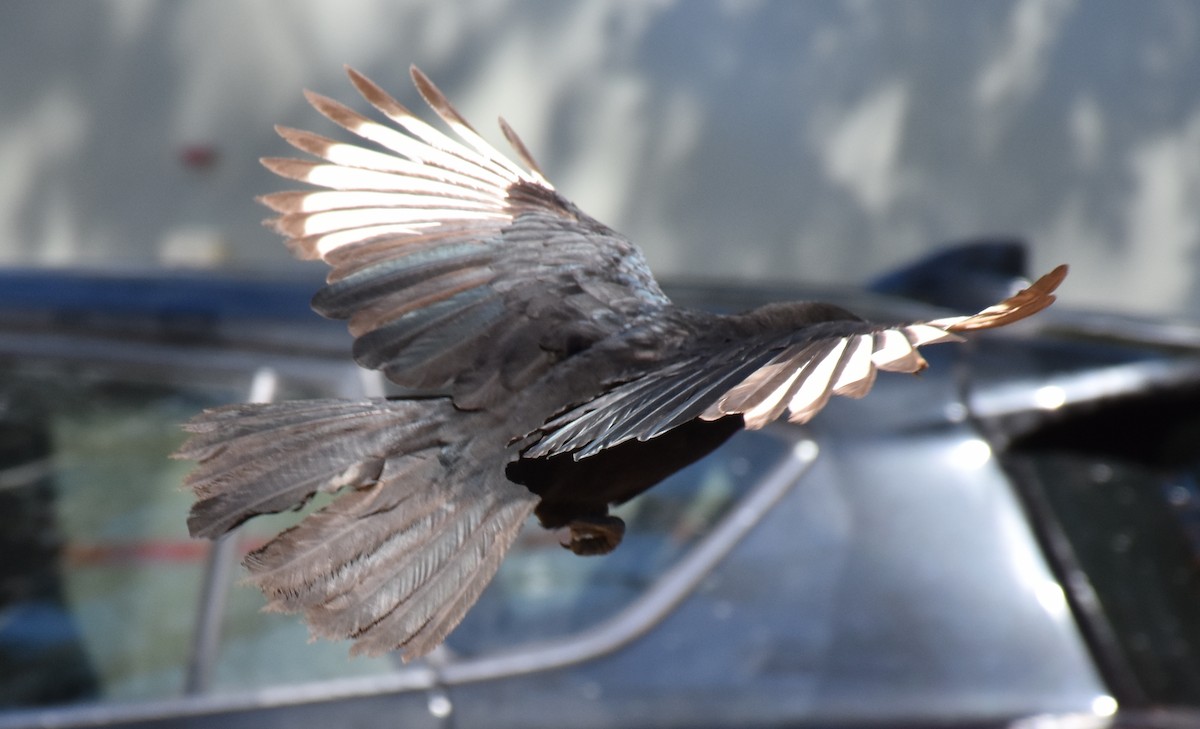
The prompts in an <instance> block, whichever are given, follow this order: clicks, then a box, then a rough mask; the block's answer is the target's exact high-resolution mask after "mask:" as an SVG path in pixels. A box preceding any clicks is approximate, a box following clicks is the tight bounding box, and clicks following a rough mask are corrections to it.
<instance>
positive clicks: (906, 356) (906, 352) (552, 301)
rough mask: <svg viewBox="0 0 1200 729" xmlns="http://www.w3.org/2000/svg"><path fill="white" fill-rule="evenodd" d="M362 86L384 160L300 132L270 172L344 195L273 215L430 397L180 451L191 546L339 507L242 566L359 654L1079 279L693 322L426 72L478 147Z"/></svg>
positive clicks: (359, 342) (257, 424) (265, 410)
mask: <svg viewBox="0 0 1200 729" xmlns="http://www.w3.org/2000/svg"><path fill="white" fill-rule="evenodd" d="M349 75H350V79H351V81H352V82H353V83H354V85H355V86H356V87H357V88H358V90H359V91H360V92H361V93H362V95H363V96H364V97H365V98H366V99H367V100H368V101H369V102H370V103H371V104H372V105H373V106H374V107H375V108H376V109H377V110H378V111H379V112H382V114H383V115H384V116H385V117H386V118H387V119H388V122H386V123H381V122H376V121H372V120H370V119H368V118H366V117H364V116H362V115H360V114H358V113H357V112H355V111H352V110H351V109H349V108H347V107H345V106H343V105H342V104H340V103H338V102H336V101H333V100H331V99H328V98H326V97H323V96H319V95H317V94H312V93H309V94H308V99H309V101H310V102H311V103H312V105H313V106H314V107H315V108H316V109H317V110H318V111H320V112H321V113H322V114H324V115H325V116H326V117H328V118H329V119H330V120H332V121H334V122H335V123H337V124H338V125H340V126H342V127H344V128H345V129H347V130H349V131H350V132H352V133H354V134H356V135H357V136H359V137H361V138H363V139H364V140H367V141H369V142H371V143H373V145H372V146H371V147H370V148H368V147H365V146H358V145H356V144H350V143H345V142H338V141H334V140H332V139H327V138H325V137H321V136H318V135H315V134H312V133H310V132H303V131H298V130H293V129H287V128H280V129H279V132H280V134H281V135H282V136H283V138H284V139H286V140H287V141H288V142H290V143H291V144H292V145H293V146H295V147H296V148H298V149H300V150H302V151H304V152H307V153H309V154H311V155H313V156H314V157H315V158H316V160H314V161H302V160H294V159H266V160H264V161H263V163H264V164H265V165H266V166H267V167H268V168H270V169H271V170H273V171H275V172H276V173H277V174H279V175H281V176H283V177H286V178H289V179H293V180H298V181H301V182H306V183H310V184H312V185H315V186H317V187H318V188H324V189H314V190H304V191H291V192H282V193H276V194H272V195H267V196H265V197H263V198H262V202H263V203H264V204H265V205H267V206H268V207H270V208H272V209H273V210H274V211H276V212H277V213H278V217H276V218H273V219H272V220H271V221H269V222H270V223H271V225H272V226H273V227H274V228H275V229H276V230H277V231H278V232H280V233H281V234H282V235H284V236H285V237H286V238H287V244H288V246H289V248H291V250H292V251H293V252H295V253H296V254H297V255H298V256H300V257H301V258H307V259H318V258H319V259H321V260H324V261H325V262H326V263H328V264H329V265H330V266H331V268H332V270H331V272H330V274H329V277H328V283H327V285H326V286H325V287H324V288H322V289H321V290H320V291H319V292H318V293H317V295H316V297H315V298H314V299H313V307H314V309H316V311H318V312H319V313H321V314H323V315H325V316H328V317H334V318H339V319H346V320H348V323H349V327H350V331H351V333H352V334H353V335H354V337H355V343H354V352H353V354H354V358H355V360H356V361H357V362H358V363H359V364H360V365H362V366H363V367H367V368H371V369H378V370H381V371H382V372H383V373H384V374H385V375H386V376H387V377H388V378H389V379H390V380H392V381H393V382H395V383H396V384H398V385H401V386H404V387H407V388H415V389H416V390H419V391H420V392H421V396H420V397H413V398H408V399H368V400H359V401H340V400H319V401H301V402H283V403H274V404H266V405H233V406H229V407H224V408H218V409H215V410H211V411H207V412H205V413H203V414H201V415H199V416H198V417H196V418H195V419H194V420H192V421H191V422H189V423H188V424H187V425H186V426H185V427H186V429H187V430H188V431H189V432H190V433H191V437H190V438H189V439H188V441H187V442H186V443H185V444H184V446H183V447H182V448H181V449H180V451H179V452H178V454H177V455H178V456H179V457H181V458H189V459H194V460H196V461H198V465H197V466H196V468H195V469H194V471H193V472H192V473H191V475H190V476H189V477H188V485H189V486H190V487H191V488H192V489H193V490H194V492H195V494H196V496H197V502H196V504H195V506H194V507H193V509H192V513H191V516H190V518H189V520H188V526H189V528H190V530H191V532H192V534H193V535H196V536H205V537H216V536H219V535H221V534H223V533H225V532H227V531H229V530H230V529H232V528H234V527H235V526H237V525H238V524H240V523H241V522H243V521H245V520H246V519H249V518H251V517H253V516H255V515H257V514H263V513H271V512H278V511H282V510H286V509H292V508H296V507H298V506H300V505H303V504H304V503H305V502H307V501H308V500H309V499H310V498H311V497H312V496H313V495H314V494H315V493H317V492H318V491H326V492H336V493H337V494H338V496H337V497H336V498H335V499H334V500H333V501H332V502H331V503H330V504H329V505H327V506H325V507H324V508H322V509H320V510H319V511H317V512H315V513H313V514H310V515H309V516H307V517H306V518H305V519H304V520H303V521H301V522H300V523H299V524H298V525H297V526H295V527H293V528H292V529H289V530H287V531H285V532H283V533H282V534H280V535H278V536H277V537H276V538H275V539H273V540H272V541H271V542H269V543H268V544H267V545H266V546H264V547H262V548H261V549H259V550H257V551H256V552H254V553H252V554H250V555H249V556H248V557H247V559H246V565H247V567H248V568H249V571H250V575H251V577H250V579H251V581H253V582H254V583H255V584H257V585H258V586H259V587H260V588H262V590H263V592H264V593H265V594H266V595H267V598H268V600H269V602H268V608H269V609H274V610H284V611H299V612H303V613H304V615H305V618H306V619H307V621H308V622H309V624H310V626H311V628H312V631H313V633H314V634H316V635H318V636H322V637H329V638H345V637H350V638H353V639H354V640H355V644H354V647H353V650H354V651H356V652H366V653H377V652H381V651H386V650H391V649H401V650H403V652H404V657H405V658H413V657H416V656H420V655H423V654H425V653H427V652H428V651H430V650H432V649H433V648H434V647H435V646H437V645H438V644H439V643H440V642H441V640H442V639H443V638H444V637H445V636H446V634H447V633H448V632H449V631H450V630H451V629H453V627H454V626H455V625H457V624H458V622H459V621H460V620H461V619H462V617H463V615H464V614H465V612H466V611H467V609H469V608H470V606H471V605H472V604H473V603H474V602H475V600H476V599H477V598H478V597H479V594H480V593H481V592H482V590H483V588H484V587H485V586H486V585H487V583H488V582H489V580H490V579H491V578H492V576H493V574H494V573H495V571H496V569H497V568H498V566H499V564H500V561H501V559H502V558H503V556H504V554H505V551H506V550H507V549H508V547H509V546H510V545H511V543H512V541H513V539H514V538H515V536H516V534H517V531H518V530H519V529H520V527H521V525H522V524H523V523H524V522H525V521H526V519H527V518H528V517H529V516H530V515H531V514H536V516H537V517H538V518H539V520H540V521H541V523H542V524H543V525H544V526H546V527H549V528H557V527H568V528H569V529H570V541H569V542H568V543H567V544H566V545H564V546H567V547H569V548H570V549H572V550H573V551H575V552H576V553H579V554H603V553H606V552H609V551H611V550H612V549H614V548H615V547H616V546H617V545H618V543H619V542H620V539H621V535H622V533H623V529H624V525H623V524H622V523H621V522H620V520H619V519H617V518H615V517H612V516H611V515H609V514H608V508H609V506H610V505H611V504H615V503H621V502H623V501H626V500H628V499H630V498H633V497H634V496H636V495H638V494H639V493H641V492H643V491H645V490H646V489H648V488H650V487H652V486H653V485H654V484H656V483H658V482H659V481H660V480H662V479H663V478H665V477H666V476H667V475H669V474H671V473H672V472H674V471H676V470H678V469H679V468H681V467H683V466H684V465H687V464H688V463H691V462H692V461H694V460H696V459H698V458H700V457H701V456H703V455H705V454H706V453H708V452H710V451H711V450H712V449H714V448H716V447H717V446H719V445H720V444H721V443H722V442H724V441H725V440H726V439H727V438H728V437H729V436H731V435H732V434H733V433H734V432H736V431H737V430H739V429H740V428H742V427H747V428H761V427H763V426H764V425H766V424H767V423H769V422H771V421H773V420H775V419H777V418H779V417H781V416H784V415H785V414H786V415H787V417H788V419H789V420H791V421H793V422H805V421H807V420H808V419H809V418H811V417H812V416H813V415H815V414H816V412H817V411H819V410H820V409H821V408H822V407H823V406H824V405H825V403H826V402H827V401H828V399H829V398H830V397H831V396H832V395H845V396H849V397H861V396H863V395H865V394H866V392H867V391H868V390H869V389H870V387H871V384H872V383H873V382H874V378H875V373H876V371H877V370H880V369H882V370H892V371H899V372H916V371H919V370H921V369H923V368H924V367H925V366H926V365H925V361H924V359H923V358H922V357H921V355H920V354H919V353H918V352H917V348H918V347H919V346H921V345H923V344H931V343H935V342H941V341H951V340H957V339H959V338H960V337H959V334H958V333H959V332H964V331H969V330H972V329H982V328H988V327H993V326H1000V325H1003V324H1006V323H1008V322H1011V321H1015V320H1017V319H1020V318H1023V317H1025V316H1028V315H1029V314H1032V313H1035V312H1037V311H1040V310H1041V309H1043V308H1045V307H1046V306H1048V305H1049V304H1050V303H1051V302H1053V300H1054V296H1053V293H1052V292H1053V291H1054V289H1055V288H1056V287H1057V285H1058V284H1059V283H1060V282H1061V280H1062V278H1063V276H1064V275H1065V273H1066V268H1065V267H1059V268H1058V269H1055V271H1053V272H1052V273H1050V274H1048V275H1047V276H1045V277H1043V278H1042V279H1041V280H1039V281H1038V282H1036V283H1035V284H1034V285H1033V286H1031V287H1030V288H1028V289H1026V290H1025V291H1022V292H1021V293H1019V294H1017V295H1015V296H1013V297H1011V298H1009V299H1007V300H1005V301H1004V302H1001V303H1000V304H997V305H996V306H993V307H990V308H988V309H986V310H984V311H982V312H980V313H979V314H976V315H974V316H962V317H950V318H945V319H939V320H935V321H929V322H924V323H914V324H906V325H899V326H895V325H893V326H885V325H876V324H872V323H870V322H867V321H864V320H862V319H860V318H859V317H857V316H855V315H854V314H851V313H850V312H848V311H845V310H843V309H840V308H838V307H835V306H832V305H829V304H821V303H811V302H807V303H806V302H799V303H787V304H773V305H770V306H766V307H763V308H760V309H757V310H755V311H751V312H748V313H745V314H740V315H735V316H719V315H715V314H710V313H705V312H700V311H693V310H688V309H684V308H680V307H676V306H674V305H673V304H672V303H671V301H670V300H669V299H668V298H667V297H666V296H665V295H664V294H663V292H662V291H661V290H660V289H659V287H658V284H657V283H656V282H655V280H654V277H653V276H652V275H651V273H650V271H649V269H648V268H647V266H646V263H645V260H644V259H643V257H642V254H641V253H640V252H639V251H638V249H637V248H636V247H635V246H634V245H633V244H632V243H630V242H629V241H628V240H626V239H625V238H623V237H622V236H620V235H619V234H617V233H616V232H614V231H612V230H610V229H609V228H607V227H606V226H604V225H603V224H601V223H599V222H597V221H595V220H593V219H592V218H590V217H588V216H587V215H586V214H584V213H583V212H582V211H580V210H579V209H578V208H577V207H575V206H574V205H573V204H571V203H570V202H568V201H567V200H565V199H564V198H563V197H561V196H560V195H559V194H558V193H557V192H556V191H555V190H554V188H553V187H552V186H551V185H550V184H549V183H548V182H547V181H546V180H545V178H544V177H543V176H542V174H541V172H540V171H539V170H538V167H537V165H536V163H535V162H534V161H533V159H532V157H531V156H530V155H529V152H528V151H527V150H526V149H525V147H524V145H522V144H521V142H520V140H519V139H517V137H516V135H515V134H514V133H513V132H512V130H511V129H509V127H508V126H507V124H504V122H503V120H501V128H502V129H503V131H504V135H505V136H506V137H507V139H508V141H509V142H510V143H511V144H512V146H513V147H514V149H515V150H516V151H517V155H518V157H520V159H521V160H522V162H523V163H524V165H525V167H524V168H522V167H520V166H518V165H516V164H515V163H513V162H511V161H509V160H508V159H506V158H505V157H504V156H503V155H502V154H500V153H499V152H497V151H496V150H494V149H493V148H492V147H491V146H490V145H488V143H487V142H485V141H484V140H483V139H482V138H481V137H480V136H479V135H478V134H476V133H475V132H474V130H472V129H471V127H470V126H469V125H468V124H467V123H466V122H465V121H464V120H463V119H462V118H461V117H460V116H459V115H458V114H457V112H455V111H454V109H453V108H452V107H451V106H450V104H449V103H448V102H447V101H446V99H445V97H444V96H443V95H442V94H441V92H439V91H438V90H437V89H436V88H435V87H434V86H433V84H432V83H431V82H430V81H429V80H428V79H427V78H426V77H425V76H424V75H422V74H421V73H420V72H419V71H418V70H416V69H415V68H414V69H412V77H413V80H414V82H415V83H416V85H417V88H418V89H419V90H420V92H421V94H422V96H424V98H425V100H426V101H427V102H428V103H429V105H430V106H431V107H432V108H433V109H434V111H436V112H437V114H438V115H439V116H440V117H441V118H442V120H443V121H444V122H446V123H447V124H448V125H449V126H450V128H451V129H452V130H453V131H454V133H455V134H456V135H457V136H458V137H459V140H455V139H452V138H451V137H449V136H447V135H445V134H443V133H441V132H439V131H437V130H436V129H434V128H433V127H431V126H429V125H427V124H426V123H425V122H422V121H420V120H419V119H417V118H416V117H415V116H414V115H412V114H411V113H410V112H409V111H408V110H407V109H405V108H404V107H403V106H401V105H400V104H399V103H398V102H397V101H395V100H394V99H392V98H391V97H390V96H388V95H387V94H386V93H384V92H383V91H382V90H381V89H380V88H379V87H378V86H376V85H375V84H373V83H372V82H371V81H369V80H367V79H366V78H365V77H363V76H361V75H360V74H358V73H357V72H355V71H353V70H350V71H349Z"/></svg>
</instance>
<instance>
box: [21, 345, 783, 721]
mask: <svg viewBox="0 0 1200 729" xmlns="http://www.w3.org/2000/svg"><path fill="white" fill-rule="evenodd" d="M252 380H253V373H245V374H232V375H230V374H225V375H221V376H220V377H213V376H211V375H207V376H197V375H196V374H195V373H185V372H176V371H173V370H172V369H171V368H170V367H153V366H139V367H128V366H105V365H103V364H102V363H97V362H94V361H87V362H83V361H79V360H70V361H65V360H64V361H58V360H53V359H46V360H36V359H30V358H27V357H22V358H19V359H18V358H12V359H8V360H5V359H3V358H0V551H3V553H4V554H5V555H6V557H7V556H8V555H11V558H6V559H5V560H3V562H2V563H0V676H3V677H4V678H3V680H0V706H6V707H33V706H46V705H62V704H71V703H77V702H96V701H99V702H129V701H140V700H147V699H157V698H169V697H176V696H180V695H182V694H184V693H185V692H186V691H188V690H189V687H190V688H191V689H195V688H196V686H195V685H193V682H191V680H190V678H194V676H191V675H190V673H189V672H194V670H195V666H192V665H190V662H192V661H194V660H195V646H194V641H195V638H196V633H197V625H198V624H199V623H200V622H201V620H200V619H201V617H202V616H201V614H200V611H201V610H202V609H203V610H211V611H216V614H215V619H216V620H217V626H218V628H217V630H216V651H215V654H214V658H213V661H212V663H213V665H212V666H211V667H209V668H208V677H207V679H206V680H205V681H203V682H202V684H200V689H201V690H203V691H205V692H209V693H215V694H220V693H238V692H241V693H244V692H246V691H249V690H253V689H255V688H261V687H270V686H280V685H286V684H291V683H298V682H302V683H306V684H308V685H312V682H314V681H317V682H319V681H321V680H325V679H346V678H350V677H354V676H363V675H373V674H380V673H387V672H394V671H397V670H400V669H401V667H402V664H400V663H399V662H398V661H396V660H393V659H392V658H389V657H383V658H361V657H360V658H350V657H349V656H348V648H349V645H348V643H344V642H343V643H338V642H326V641H320V642H315V643H312V642H309V641H308V639H307V638H308V635H307V628H306V627H305V626H304V624H303V622H302V621H301V620H300V619H299V618H298V617H297V616H294V615H279V614H272V613H264V612H263V611H262V606H263V603H264V601H263V597H262V595H261V594H260V593H259V592H258V591H257V590H255V589H253V588H251V587H247V586H242V585H237V584H236V583H237V582H238V580H239V579H240V578H241V577H242V576H243V575H244V573H243V571H242V568H241V567H240V566H238V565H236V562H239V561H240V560H241V558H242V557H243V556H244V555H245V553H246V552H248V551H250V550H251V549H254V548H256V547H257V546H260V545H261V544H263V543H264V542H265V541H266V540H267V539H269V538H270V537H271V536H273V535H274V534H275V533H277V532H278V531H279V530H281V529H283V528H285V527H286V526H288V525H289V524H291V523H294V522H295V521H296V520H298V519H299V518H301V517H302V514H297V513H287V514H281V515H272V516H268V517H263V518H259V519H255V520H252V521H250V522H248V523H247V524H245V525H243V526H242V527H241V528H239V529H238V530H236V531H235V532H234V533H233V534H232V535H231V536H230V539H231V540H232V541H233V548H232V549H231V550H230V559H229V561H230V563H231V564H230V567H231V569H230V570H229V573H228V576H227V578H226V580H227V584H226V585H224V586H225V587H228V590H227V591H222V592H221V593H220V597H219V598H218V601H217V603H215V604H213V605H207V606H206V607H203V608H202V607H201V606H202V604H204V600H203V597H202V594H203V589H202V584H203V583H204V580H205V575H206V568H207V565H208V560H209V556H210V550H211V549H212V544H211V543H210V542H208V541H205V540H193V539H190V538H189V537H188V535H187V529H186V514H187V511H188V509H189V507H190V505H191V497H190V495H189V494H188V493H187V492H186V491H185V490H184V489H182V488H180V484H181V482H182V480H183V478H184V476H185V475H186V473H187V471H188V469H189V468H190V464H189V463H187V462H180V461H174V460H171V459H169V458H168V457H167V456H168V454H170V453H171V452H172V451H173V450H174V449H175V448H177V447H178V445H179V444H180V443H181V442H182V440H183V438H184V434H183V432H182V431H181V430H180V428H179V424H180V423H182V422H184V421H186V420H187V419H188V418H190V417H191V416H193V415H194V414H195V413H197V412H199V411H200V410H201V409H203V408H206V407H211V406H214V405H217V404H221V403H225V402H232V401H241V400H246V399H247V398H248V394H249V392H250V389H251V383H252ZM339 388H341V389H339ZM339 392H344V383H342V384H338V383H330V384H329V386H328V387H324V388H323V387H322V386H320V385H319V384H313V383H311V382H307V383H304V384H302V385H297V384H295V383H290V384H289V383H288V382H286V381H285V382H283V383H282V384H281V386H280V388H279V391H278V392H277V393H276V395H277V397H278V398H279V399H288V398H297V397H315V396H328V395H331V394H334V393H339ZM787 451H788V445H787V443H786V441H783V440H781V439H779V438H778V437H776V436H768V435H763V434H759V433H751V434H742V435H739V436H737V437H735V438H734V439H733V440H732V441H731V442H730V443H729V444H728V446H727V447H726V448H722V449H719V450H718V451H717V452H716V453H714V454H712V455H711V456H709V457H708V458H706V459H704V460H702V461H700V462H698V463H696V464H693V465H692V466H690V467H689V468H687V469H685V470H684V471H682V472H680V473H678V474H676V475H675V476H673V477H672V478H670V479H668V480H667V481H666V482H664V483H663V484H661V485H659V486H658V487H657V488H655V489H654V490H652V491H651V492H650V493H648V494H646V495H644V496H642V497H641V498H639V499H635V500H634V501H632V502H630V503H628V504H624V505H622V506H620V507H618V508H617V510H616V513H618V514H619V515H621V516H622V518H624V519H625V520H626V522H627V524H628V530H627V532H626V536H625V539H624V542H623V544H622V545H621V547H620V549H618V550H616V551H615V552H614V553H613V554H611V555H607V556H604V557H593V558H581V557H578V556H576V555H573V554H571V553H569V552H568V551H567V550H565V549H562V548H561V547H560V546H559V540H560V539H561V538H562V535H560V534H556V533H554V532H549V531H546V530H544V529H542V528H540V527H539V526H537V525H536V523H531V524H530V525H529V528H526V529H525V530H523V532H522V536H521V538H520V539H519V540H518V543H517V544H516V545H515V546H514V548H513V550H512V553H511V554H510V556H509V558H508V559H507V560H505V562H504V563H503V565H502V567H501V570H500V572H499V574H498V575H497V577H496V579H495V581H494V583H493V585H492V586H491V587H490V588H489V589H488V590H487V591H486V592H485V593H484V595H483V597H482V598H481V600H480V602H479V604H478V605H477V606H476V608H475V609H474V610H472V611H471V612H470V613H469V614H468V617H467V619H466V620H465V622H464V623H463V625H462V626H460V628H459V629H458V630H457V631H455V632H454V633H453V634H452V636H451V638H450V640H449V641H448V647H449V649H450V654H451V656H459V657H463V658H466V657H472V656H480V655H486V654H488V653H491V652H493V651H498V650H507V649H512V648H514V647H519V646H521V645H522V644H525V643H527V642H531V641H539V640H544V639H547V638H562V637H569V636H570V635H571V634H572V633H575V632H577V631H582V630H585V629H586V628H588V627H590V626H593V625H595V624H596V623H598V622H600V621H603V620H606V619H608V618H611V617H613V616H616V615H618V614H619V613H620V612H621V611H622V609H623V608H625V607H626V606H628V605H629V604H630V603H631V602H632V601H634V600H635V599H637V598H638V597H639V596H640V595H642V594H643V593H645V592H646V591H647V590H648V589H649V588H650V586H651V585H653V584H654V582H655V580H656V579H658V578H659V577H660V576H661V575H662V574H663V573H664V571H666V570H667V569H668V568H670V567H671V566H672V565H673V564H675V563H677V562H678V561H679V559H680V558H681V556H682V555H684V554H685V553H687V551H688V550H689V549H690V548H691V547H693V546H694V545H696V544H697V543H698V542H699V541H700V540H702V539H703V537H704V536H705V535H706V534H707V533H708V532H709V531H710V530H711V529H712V528H713V526H714V525H715V524H716V523H717V522H719V521H720V519H721V517H722V516H724V515H725V514H726V513H727V512H728V511H729V509H730V507H731V506H732V505H733V504H735V503H736V502H737V500H738V499H739V498H740V497H741V496H742V495H744V494H745V493H747V492H748V491H749V490H751V489H752V487H753V486H754V484H755V483H756V482H758V481H759V480H761V478H762V475H763V474H764V473H765V472H766V471H768V470H769V469H771V468H772V467H773V466H774V465H775V464H776V463H777V462H778V461H779V460H780V459H781V458H782V457H783V456H784V454H785V453H786V452H787ZM319 506H320V502H319V500H318V501H317V502H316V503H314V504H313V505H312V506H311V507H310V509H309V510H311V508H319Z"/></svg>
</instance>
